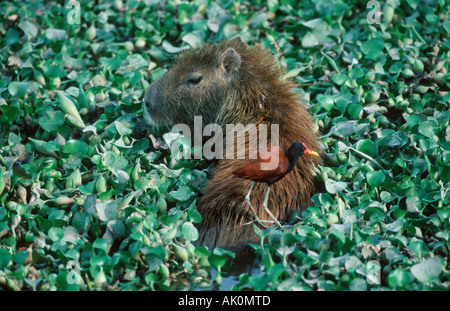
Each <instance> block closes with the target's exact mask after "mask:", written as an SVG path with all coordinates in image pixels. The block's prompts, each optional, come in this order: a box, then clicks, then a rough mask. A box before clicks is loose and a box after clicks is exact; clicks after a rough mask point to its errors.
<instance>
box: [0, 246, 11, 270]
mask: <svg viewBox="0 0 450 311" xmlns="http://www.w3.org/2000/svg"><path fill="white" fill-rule="evenodd" d="M11 258H12V255H11V253H10V252H8V251H7V250H6V249H4V248H0V268H1V269H3V268H4V267H6V266H7V265H8V264H9V262H10V261H11Z"/></svg>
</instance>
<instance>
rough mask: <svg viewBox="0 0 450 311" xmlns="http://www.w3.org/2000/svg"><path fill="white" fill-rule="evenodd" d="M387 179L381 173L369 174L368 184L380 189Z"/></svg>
mask: <svg viewBox="0 0 450 311" xmlns="http://www.w3.org/2000/svg"><path fill="white" fill-rule="evenodd" d="M385 179H386V176H385V175H384V173H383V172H381V171H370V172H367V183H368V184H369V185H371V186H374V187H379V186H381V184H382V183H383V182H384V180H385Z"/></svg>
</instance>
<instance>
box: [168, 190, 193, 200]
mask: <svg viewBox="0 0 450 311" xmlns="http://www.w3.org/2000/svg"><path fill="white" fill-rule="evenodd" d="M169 196H170V197H172V198H174V199H175V200H177V201H181V202H183V201H187V200H188V199H189V198H190V197H191V196H192V191H191V189H190V188H189V187H188V186H181V187H180V188H178V189H177V190H176V191H171V192H169Z"/></svg>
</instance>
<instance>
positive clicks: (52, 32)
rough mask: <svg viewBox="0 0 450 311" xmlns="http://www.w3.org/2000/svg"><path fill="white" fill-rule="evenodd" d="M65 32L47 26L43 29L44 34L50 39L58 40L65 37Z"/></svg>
mask: <svg viewBox="0 0 450 311" xmlns="http://www.w3.org/2000/svg"><path fill="white" fill-rule="evenodd" d="M66 34H67V32H66V31H65V30H64V29H55V28H48V29H46V30H45V36H46V37H47V39H49V40H50V41H59V40H64V39H65V38H66Z"/></svg>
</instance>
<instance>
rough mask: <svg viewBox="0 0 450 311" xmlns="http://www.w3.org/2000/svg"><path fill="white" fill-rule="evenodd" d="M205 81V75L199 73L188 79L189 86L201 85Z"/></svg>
mask: <svg viewBox="0 0 450 311" xmlns="http://www.w3.org/2000/svg"><path fill="white" fill-rule="evenodd" d="M202 80H203V75H202V74H199V73H193V74H191V75H190V76H189V77H188V79H187V83H188V84H199V83H200V82H201V81H202Z"/></svg>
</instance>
